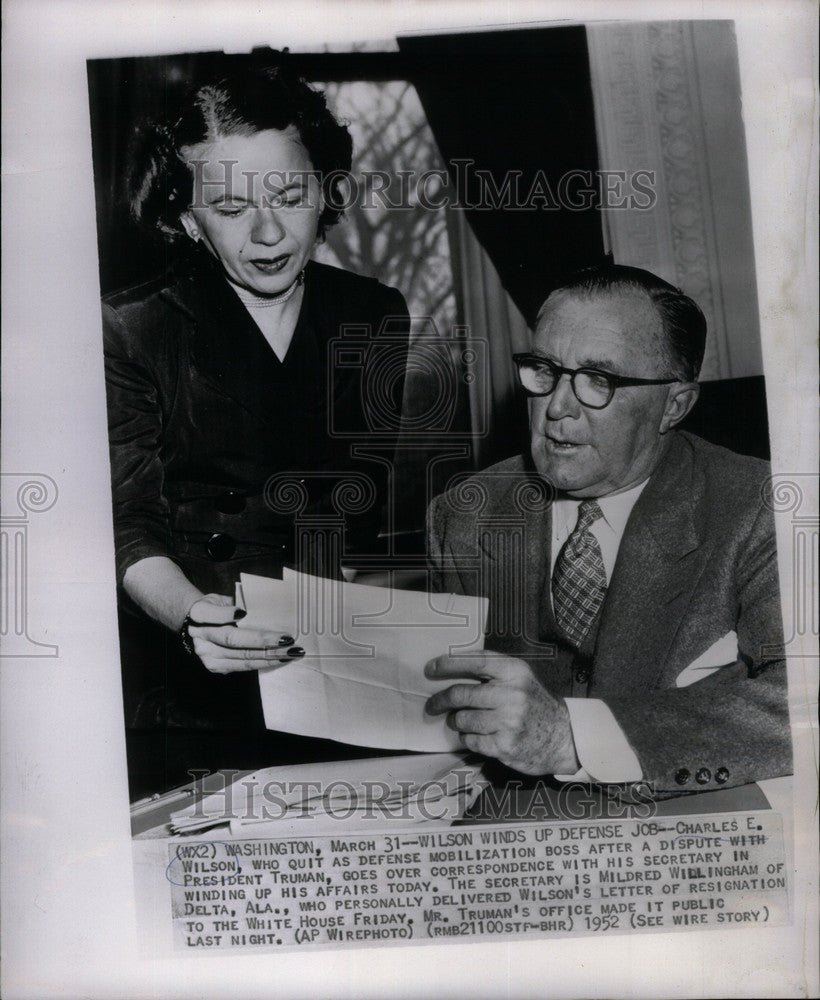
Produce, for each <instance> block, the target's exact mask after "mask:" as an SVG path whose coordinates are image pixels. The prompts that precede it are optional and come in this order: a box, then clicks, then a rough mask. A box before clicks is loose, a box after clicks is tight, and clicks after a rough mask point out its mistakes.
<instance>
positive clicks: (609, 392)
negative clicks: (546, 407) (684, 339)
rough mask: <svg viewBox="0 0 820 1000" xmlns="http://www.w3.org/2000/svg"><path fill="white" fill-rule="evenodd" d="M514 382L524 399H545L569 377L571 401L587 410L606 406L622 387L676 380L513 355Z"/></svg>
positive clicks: (535, 355) (531, 356)
mask: <svg viewBox="0 0 820 1000" xmlns="http://www.w3.org/2000/svg"><path fill="white" fill-rule="evenodd" d="M513 361H514V362H515V363H516V366H517V368H518V380H519V382H520V383H521V388H522V389H523V390H524V392H526V393H527V395H528V396H549V395H551V393H553V392H554V391H555V388H556V386H557V385H558V382H559V380H560V379H561V376H562V375H569V378H570V383H571V384H572V391H573V392H574V393H575V398H576V399H577V400H578V402H579V403H581V404H582V405H583V406H588V407H589V408H590V409H591V410H603V408H604V407H605V406H609V404H610V403H611V402H612V397H613V396H614V395H615V390H616V389H619V388H620V387H621V386H622V385H671V383H672V382H678V381H680V380H679V379H676V378H627V377H626V376H624V375H613V374H612V373H611V372H602V371H598V369H597V368H562V367H561V365H556V364H553V362H552V361H549V360H547V358H542V357H541V356H540V355H538V354H513Z"/></svg>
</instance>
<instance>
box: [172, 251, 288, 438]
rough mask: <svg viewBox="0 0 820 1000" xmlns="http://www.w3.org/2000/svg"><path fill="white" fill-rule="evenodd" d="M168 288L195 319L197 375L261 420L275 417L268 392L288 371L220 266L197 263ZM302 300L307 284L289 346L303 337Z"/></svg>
mask: <svg viewBox="0 0 820 1000" xmlns="http://www.w3.org/2000/svg"><path fill="white" fill-rule="evenodd" d="M169 294H170V295H171V296H172V297H174V298H175V299H176V301H177V303H178V304H180V305H181V306H182V307H183V308H184V309H185V310H186V311H187V312H188V313H189V315H190V316H191V317H192V319H193V320H194V328H193V334H192V339H191V345H190V357H191V363H192V366H193V368H194V370H195V371H196V373H197V374H198V375H199V377H200V378H201V379H202V380H204V381H205V382H207V383H208V384H209V385H210V387H211V388H212V389H215V390H217V391H218V392H221V393H223V394H225V395H226V396H230V397H231V399H232V400H233V401H234V402H235V403H237V404H238V405H240V406H242V407H243V408H244V409H246V410H247V411H248V412H250V413H251V414H253V416H254V417H255V418H257V419H258V420H260V421H261V422H263V423H266V424H268V423H271V422H273V421H274V420H275V410H274V411H272V409H271V406H270V400H271V393H275V392H276V391H277V386H281V385H282V382H283V380H284V379H285V378H286V373H285V372H284V370H283V365H282V364H281V363H280V362H279V360H278V358H277V357H276V355H275V354H274V352H273V350H272V349H271V347H270V345H269V344H268V343H267V341H266V340H265V337H264V335H263V334H262V331H261V330H260V329H259V327H258V326H257V325H256V323H254V321H253V319H252V318H251V316H250V314H249V313H248V311H247V309H246V308H245V307H244V306H243V305H242V303H241V302H240V301H239V298H238V297H237V296H236V295H235V294H234V292H233V291H232V290H231V288H230V286H229V285H228V283H227V282H226V281H225V279H224V277H223V276H222V274H221V272H220V271H219V270H218V269H217V268H216V266H215V265H211V264H210V263H208V262H206V263H203V264H200V265H198V266H197V267H195V268H193V269H192V270H191V271H190V273H186V274H183V275H182V276H181V277H180V279H179V280H178V281H177V283H176V284H175V285H174V287H173V289H172V291H171V292H170V293H169ZM306 306H307V290H306V293H305V299H304V300H303V303H302V309H301V312H300V316H299V320H298V323H297V326H296V330H295V332H294V335H293V341H292V344H291V349H292V350H293V349H296V345H297V343H298V342H299V341H300V340H301V339H302V338H303V337H304V332H305V331H304V329H303V328H304V325H305V323H306V312H307V310H306Z"/></svg>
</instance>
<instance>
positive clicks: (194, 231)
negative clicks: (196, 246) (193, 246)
mask: <svg viewBox="0 0 820 1000" xmlns="http://www.w3.org/2000/svg"><path fill="white" fill-rule="evenodd" d="M199 235H200V234H199V230H198V229H192V230H191V239H192V240H193V241H194V243H199Z"/></svg>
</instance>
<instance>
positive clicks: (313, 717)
mask: <svg viewBox="0 0 820 1000" xmlns="http://www.w3.org/2000/svg"><path fill="white" fill-rule="evenodd" d="M239 590H241V599H242V603H243V606H244V608H245V610H246V611H247V617H245V618H243V619H242V621H241V623H240V627H242V628H267V629H277V630H279V631H282V632H288V633H290V634H292V635H294V636H295V637H296V644H297V645H299V646H301V647H302V648H303V649H304V650H305V653H306V655H305V656H304V657H301V658H300V659H298V660H294V661H293V662H292V663H284V664H282V665H281V666H273V667H270V668H267V669H265V670H260V671H259V689H260V692H261V694H262V707H263V710H264V714H265V725H266V726H267V727H268V729H278V730H281V731H284V732H289V733H299V734H300V735H303V736H318V737H322V738H324V739H333V740H339V741H340V742H343V743H350V744H354V745H358V746H368V747H383V748H385V749H394V750H422V751H428V752H445V751H448V750H455V749H459V748H460V746H461V744H460V742H459V739H458V736H457V735H456V733H454V732H453V731H452V730H451V729H450V728H449V727H448V726H447V725H446V723H445V719H444V716H429V715H426V714H425V712H424V703H425V702H426V701H427V699H428V698H429V697H430V695H431V694H433V693H434V692H436V691H438V690H441V689H442V688H445V687H448V686H449V685H450V684H451V683H452V681H432V680H428V679H427V678H426V677H425V676H424V665H425V663H427V661H428V660H431V659H433V658H434V657H436V656H441V655H443V654H446V653H452V654H458V655H467V654H469V653H470V652H476V651H479V650H481V649H483V647H484V627H485V622H486V617H487V600H486V598H482V597H462V596H457V595H455V594H428V593H424V592H420V591H409V590H393V589H392V588H389V587H368V586H363V585H362V584H356V583H343V582H341V581H337V580H326V579H322V578H319V577H313V576H307V575H305V574H301V573H296V572H294V571H292V570H288V569H285V571H284V578H283V579H282V580H270V579H267V578H265V577H259V576H252V575H249V574H245V573H243V574H242V576H241V582H240V588H239ZM465 683H470V682H469V681H465Z"/></svg>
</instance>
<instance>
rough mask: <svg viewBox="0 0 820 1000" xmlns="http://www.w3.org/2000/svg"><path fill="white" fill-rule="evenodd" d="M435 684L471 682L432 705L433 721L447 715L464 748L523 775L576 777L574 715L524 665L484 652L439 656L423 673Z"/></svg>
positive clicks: (439, 695)
mask: <svg viewBox="0 0 820 1000" xmlns="http://www.w3.org/2000/svg"><path fill="white" fill-rule="evenodd" d="M424 672H425V674H426V675H427V676H428V677H430V678H431V679H434V680H446V679H448V678H453V679H457V678H470V679H474V680H479V681H481V682H482V683H481V684H454V685H452V687H448V688H446V690H444V691H439V692H438V693H437V694H434V695H433V696H432V697H431V698H429V699H428V701H427V706H426V711H427V712H429V713H430V714H431V715H441V714H443V713H444V712H447V713H448V716H447V723H448V725H449V726H450V727H451V728H453V729H455V730H456V731H457V732H459V733H460V734H461V741H462V743H463V744H464V746H465V747H467V748H468V749H470V750H475V751H476V752H478V753H482V754H484V755H485V756H487V757H495V758H497V759H498V760H500V761H501V763H502V764H506V765H507V767H511V768H513V769H514V770H516V771H521V773H522V774H574V773H575V772H576V771H577V770H578V769H579V767H580V765H579V763H578V758H577V757H576V755H575V744H574V743H573V739H572V728H571V726H570V721H569V712H568V711H567V707H566V705H565V704H564V701H563V699H561V698H555V697H553V695H551V694H550V693H549V691H547V690H546V688H545V687H544V686H543V685H542V684H540V683H539V682H538V681H537V680H536V679H535V677H534V676H533V674H532V670H531V669H530V667H529V665H528V664H527V663H525V662H524V661H523V660H517V659H513V658H512V657H510V656H503V655H502V654H501V653H494V652H489V651H485V652H482V653H471V654H469V655H466V656H439V657H437V658H436V659H435V660H431V661H430V662H429V663H428V664H427V666H426V667H425V668H424Z"/></svg>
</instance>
